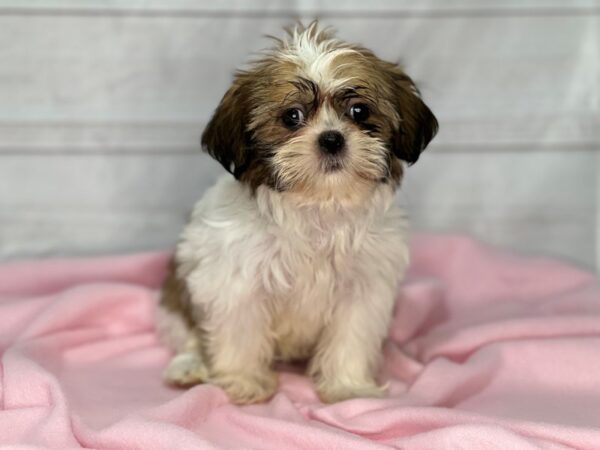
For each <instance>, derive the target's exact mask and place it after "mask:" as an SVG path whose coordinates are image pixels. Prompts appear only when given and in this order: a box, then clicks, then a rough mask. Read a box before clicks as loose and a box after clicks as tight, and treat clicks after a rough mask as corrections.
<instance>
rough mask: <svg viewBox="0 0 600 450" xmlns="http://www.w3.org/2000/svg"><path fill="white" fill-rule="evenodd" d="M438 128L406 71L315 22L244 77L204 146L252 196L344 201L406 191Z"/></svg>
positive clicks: (279, 44)
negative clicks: (408, 172) (390, 189)
mask: <svg viewBox="0 0 600 450" xmlns="http://www.w3.org/2000/svg"><path fill="white" fill-rule="evenodd" d="M437 128H438V123H437V120H436V118H435V116H434V115H433V113H432V112H431V111H430V110H429V108H428V107H427V105H425V103H424V102H423V100H422V99H421V97H420V95H419V91H418V90H417V88H416V87H415V85H414V83H413V81H412V80H411V79H410V78H409V77H408V76H407V75H406V74H405V73H404V72H403V71H402V70H401V69H400V67H398V66H397V65H395V64H392V63H389V62H386V61H383V60H381V59H379V58H378V57H376V56H375V55H374V54H373V53H372V52H371V51H369V50H367V49H365V48H363V47H360V46H358V45H353V44H348V43H345V42H343V41H341V40H339V39H337V38H335V37H334V36H333V35H332V33H331V32H329V31H327V30H320V29H319V28H318V26H317V23H316V22H313V23H312V24H311V25H309V26H308V27H303V26H301V25H298V26H296V27H294V28H293V29H290V30H288V36H287V37H285V38H284V39H282V40H278V39H276V45H275V47H274V48H272V49H270V50H268V51H267V52H265V54H264V57H263V58H262V59H260V60H258V61H256V62H254V63H253V64H252V66H251V67H250V68H249V69H248V70H245V71H239V72H237V73H236V76H235V80H234V82H233V85H232V86H231V87H230V88H229V90H228V91H227V92H226V93H225V95H224V97H223V99H222V100H221V104H220V105H219V107H218V108H217V110H216V111H215V113H214V116H213V117H212V119H211V120H210V122H209V124H208V125H207V127H206V129H205V131H204V134H203V136H202V144H203V147H204V149H205V150H206V151H207V152H208V153H209V154H210V155H211V156H213V157H214V158H215V159H216V160H217V161H219V162H220V163H221V164H222V165H223V166H224V167H225V169H227V170H228V171H229V172H231V173H232V174H233V175H234V176H235V177H236V178H237V179H238V180H240V181H241V182H243V183H247V184H248V185H250V186H251V187H252V189H256V188H257V187H259V186H261V185H266V186H268V187H270V188H272V189H277V190H280V191H290V192H295V193H298V194H300V195H303V196H306V198H307V199H310V198H313V199H322V198H337V197H345V196H348V195H352V192H358V191H361V190H362V191H367V190H369V189H371V190H372V189H373V187H374V186H376V185H377V184H379V183H389V184H392V185H394V186H397V185H398V184H399V182H400V180H401V177H402V164H401V161H405V162H407V163H409V164H412V163H414V162H415V161H417V159H418V158H419V155H420V153H421V152H422V151H423V150H424V149H425V147H426V146H427V144H428V143H429V141H430V140H431V139H432V138H433V137H434V136H435V134H436V132H437Z"/></svg>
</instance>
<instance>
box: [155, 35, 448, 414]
mask: <svg viewBox="0 0 600 450" xmlns="http://www.w3.org/2000/svg"><path fill="white" fill-rule="evenodd" d="M436 131H437V121H436V119H435V117H434V116H433V114H432V113H431V111H430V110H429V108H428V107H427V106H426V105H425V104H424V103H423V101H422V99H421V98H420V95H419V92H418V90H417V89H416V87H415V85H414V84H413V82H412V80H411V79H410V78H409V77H408V76H407V75H406V74H404V72H403V71H402V70H401V69H400V68H399V67H398V66H397V65H395V64H392V63H389V62H385V61H382V60H380V59H379V58H377V57H376V56H375V55H374V54H373V53H372V52H370V51H369V50H367V49H365V48H362V47H360V46H358V45H352V44H348V43H345V42H343V41H341V40H339V39H337V38H335V37H334V36H333V34H332V33H331V32H330V31H328V30H320V29H319V28H318V25H317V24H316V23H312V24H311V25H309V26H308V27H303V26H301V25H298V26H296V27H294V28H293V29H291V30H289V31H288V35H287V37H285V38H284V39H281V40H278V39H276V42H275V46H274V48H272V49H270V50H268V51H266V52H265V54H264V55H263V57H262V59H260V60H258V61H255V62H254V63H253V64H252V65H251V66H250V68H249V69H248V70H246V71H240V72H238V73H237V74H236V77H235V80H234V82H233V85H232V86H231V87H230V88H229V90H228V91H227V92H226V94H225V96H224V97H223V99H222V101H221V104H220V105H219V107H218V108H217V110H216V112H215V114H214V116H213V118H212V120H211V121H210V123H209V124H208V126H207V127H206V129H205V131H204V134H203V136H202V143H203V146H204V148H205V150H206V151H207V152H208V153H209V154H210V155H211V156H213V157H214V158H215V159H217V160H218V161H219V162H220V163H221V164H222V165H223V166H224V167H225V169H226V170H227V171H229V172H230V173H231V174H232V175H233V176H231V175H226V176H224V177H223V178H222V179H221V180H220V181H219V182H218V183H217V184H216V185H215V186H213V187H212V188H211V189H209V190H208V191H207V192H206V193H205V195H204V197H203V198H202V199H201V200H200V201H199V202H198V204H197V205H196V206H195V209H194V212H193V215H192V218H191V221H190V223H189V224H188V225H187V226H186V228H185V230H184V231H183V234H182V236H181V238H180V241H179V244H178V246H177V251H176V254H175V257H174V259H173V261H172V264H171V268H170V273H169V275H168V278H167V280H166V281H165V284H164V287H163V290H162V298H161V302H160V306H159V309H158V317H157V320H158V323H157V328H158V330H159V333H160V335H161V336H162V337H163V339H164V340H165V342H167V343H168V344H169V345H170V346H171V347H172V348H173V349H174V350H175V352H176V355H175V356H174V357H173V359H172V360H171V362H170V364H169V366H168V367H167V369H166V370H165V379H166V381H167V382H169V383H171V384H175V385H180V386H187V385H193V384H197V383H203V382H208V383H213V384H216V385H218V386H220V387H222V388H223V389H224V390H225V391H226V392H227V394H228V395H229V396H230V398H231V399H232V400H233V401H235V402H237V403H251V402H257V401H262V400H265V399H268V398H269V397H270V396H271V395H272V394H273V393H274V392H275V390H276V388H277V376H276V373H275V372H274V370H273V364H274V362H276V361H293V360H307V361H308V374H309V375H310V376H311V377H312V378H313V380H314V382H315V385H316V389H317V391H318V394H319V396H320V397H321V398H322V399H323V400H324V401H337V400H342V399H347V398H352V397H358V396H360V397H362V396H380V395H382V393H383V391H384V388H383V387H382V386H380V385H379V384H378V382H377V381H376V379H377V372H378V368H379V363H380V358H381V346H382V342H383V339H384V337H385V336H386V334H387V328H388V322H389V319H390V316H391V313H392V307H393V304H394V298H395V293H396V289H397V284H398V282H399V280H400V279H401V277H402V275H403V272H404V270H405V268H406V266H407V264H408V259H409V254H408V248H407V242H406V223H405V219H404V217H403V214H402V212H401V210H400V209H399V208H398V207H396V206H395V205H394V202H393V199H394V193H395V191H396V189H397V188H398V186H399V184H400V181H401V178H402V171H403V168H402V162H401V161H405V162H407V163H409V164H411V163H414V162H415V161H416V160H417V159H418V157H419V154H420V153H421V152H422V151H423V150H424V149H425V147H426V145H427V144H428V143H429V141H430V140H431V139H432V138H433V136H434V135H435V133H436ZM323 133H325V134H323ZM323 136H325V137H326V138H324V137H323ZM340 136H341V137H340Z"/></svg>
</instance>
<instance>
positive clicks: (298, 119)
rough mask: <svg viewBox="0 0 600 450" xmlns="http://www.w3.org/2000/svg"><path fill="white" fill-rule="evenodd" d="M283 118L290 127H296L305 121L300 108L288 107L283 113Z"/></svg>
mask: <svg viewBox="0 0 600 450" xmlns="http://www.w3.org/2000/svg"><path fill="white" fill-rule="evenodd" d="M281 120H282V121H283V123H284V125H285V126H286V127H288V128H296V127H297V126H298V125H300V124H301V123H302V122H303V121H304V113H303V112H302V110H301V109H300V108H290V109H286V110H285V111H284V112H283V114H282V115H281Z"/></svg>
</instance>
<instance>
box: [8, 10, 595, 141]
mask: <svg viewBox="0 0 600 450" xmlns="http://www.w3.org/2000/svg"><path fill="white" fill-rule="evenodd" d="M328 22H330V23H332V24H333V25H335V26H336V27H337V28H339V29H340V34H341V35H342V36H344V37H347V38H349V39H352V40H356V41H358V42H363V43H364V44H366V45H367V46H369V47H372V48H374V49H375V50H377V51H378V52H379V53H380V54H382V55H383V56H385V57H386V58H388V59H399V58H402V59H403V60H404V61H405V62H406V67H407V69H408V71H409V73H410V74H412V75H413V77H414V78H415V79H416V80H417V81H418V82H419V85H420V86H421V88H422V91H423V94H424V97H425V99H426V100H427V102H428V103H429V104H430V105H431V107H432V108H433V110H434V111H435V113H436V114H437V115H438V117H439V119H440V122H441V131H440V135H439V138H438V141H439V142H440V143H449V144H452V145H454V146H455V145H461V144H464V145H469V144H473V143H482V142H491V143H496V142H501V143H505V142H509V143H510V142H518V143H534V144H536V143H557V142H559V143H575V144H577V145H587V144H589V143H594V142H599V140H600V139H599V133H600V132H599V131H598V127H596V126H595V123H597V117H598V112H597V107H598V106H597V105H598V102H599V99H598V95H599V94H598V90H599V89H600V87H599V86H598V83H597V80H598V79H600V69H599V65H600V62H599V58H598V57H597V55H598V54H599V52H600V48H599V46H600V43H599V42H600V39H596V38H597V37H598V36H597V34H598V26H597V18H596V17H585V16H582V17H567V18H554V17H550V18H546V17H545V18H535V17H527V18H504V19H489V18H482V19H478V20H470V19H449V20H447V21H443V22H434V21H431V20H429V19H381V20H372V19H371V20H367V19H352V18H350V19H348V18H346V19H332V20H331V21H328ZM284 23H285V21H284V20H279V19H268V18H265V19H261V20H252V21H250V20H247V19H243V18H238V19H206V18H191V19H190V20H186V21H179V20H176V19H172V18H135V17H134V18H106V17H89V18H88V17H84V18H73V17H62V18H46V17H33V18H28V19H27V20H21V19H18V18H14V17H0V41H2V42H6V43H8V44H6V45H3V46H2V47H0V86H1V87H0V133H1V134H0V151H2V150H4V149H6V148H8V149H9V150H10V151H12V152H14V151H15V150H14V147H19V146H20V147H23V148H31V147H33V146H38V145H39V146H40V147H44V146H45V145H47V146H48V147H50V148H52V149H53V148H55V147H57V146H60V145H63V144H64V145H65V146H67V147H70V148H73V147H75V146H83V147H87V146H88V145H98V146H102V145H103V144H107V145H117V144H119V145H123V146H126V147H127V146H130V145H139V146H142V147H146V146H149V147H153V148H155V147H158V146H159V145H165V147H176V148H180V147H187V148H193V147H194V146H196V145H197V136H198V134H199V130H200V129H201V126H202V124H204V123H206V121H207V120H208V118H209V117H210V114H211V113H212V111H213V110H214V108H215V106H216V105H217V103H218V101H219V99H220V98H221V96H222V94H223V93H224V91H225V90H226V88H227V87H228V85H229V83H230V79H231V73H232V72H233V70H234V68H235V67H238V66H240V65H241V64H242V63H243V62H244V61H245V60H246V59H247V57H248V54H250V53H251V52H252V51H256V50H258V49H260V48H261V47H263V46H264V45H265V43H266V41H265V40H264V39H263V38H262V37H261V35H263V34H265V33H275V34H277V33H278V32H279V30H280V28H281V26H282V25H283V24H284ZM498 36H505V37H504V38H503V39H498ZM208 42H210V45H207V43H208ZM581 42H585V45H581ZM384 43H385V44H384ZM490 49H493V51H490ZM23 55H27V57H23ZM78 123H81V130H77V131H75V132H74V133H73V132H72V130H73V129H75V128H76V127H74V126H73V124H75V125H76V124H78ZM107 123H108V124H115V126H114V127H111V126H110V125H109V126H106V125H105V124H107ZM152 124H159V126H158V127H156V129H154V130H151V131H148V130H147V129H144V127H147V125H150V127H151V128H152ZM129 126H131V127H130V128H128V127H129ZM184 128H185V129H184ZM94 129H97V130H100V131H99V133H100V134H99V135H98V136H97V138H96V140H94V131H93V130H94ZM177 129H179V130H182V134H181V135H178V134H177V132H176V131H175V130H177ZM23 130H25V131H23ZM49 130H50V131H49ZM65 130H67V131H65ZM68 130H71V131H68ZM122 130H125V131H122ZM138 130H139V131H140V133H141V134H140V135H139V142H136V139H137V137H138V134H137V132H138ZM160 130H163V131H162V132H164V135H160V134H159V132H160ZM69 133H70V134H69ZM78 133H79V134H78ZM144 133H149V134H150V136H148V135H144ZM48 134H49V135H50V138H49V139H48V140H47V141H46V140H45V138H46V136H47V135H48ZM61 136H64V142H63V141H62V140H61V139H62V138H61ZM149 140H150V141H153V142H155V143H156V144H155V145H152V142H148V141H149ZM147 144H148V145H147Z"/></svg>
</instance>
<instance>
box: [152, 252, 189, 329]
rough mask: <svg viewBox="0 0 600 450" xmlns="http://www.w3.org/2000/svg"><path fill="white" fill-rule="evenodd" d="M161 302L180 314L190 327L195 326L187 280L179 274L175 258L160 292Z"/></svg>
mask: <svg viewBox="0 0 600 450" xmlns="http://www.w3.org/2000/svg"><path fill="white" fill-rule="evenodd" d="M160 304H161V306H163V307H164V308H165V309H167V310H169V311H171V312H173V313H176V314H178V315H180V316H181V317H182V318H183V319H184V320H185V322H186V323H187V324H188V326H189V327H190V328H193V327H194V326H195V321H194V317H193V314H192V304H191V300H190V294H189V291H188V288H187V286H186V284H185V281H184V280H182V279H180V278H179V277H178V276H177V263H176V261H175V258H172V259H171V261H169V266H168V267H167V276H166V278H165V281H164V282H163V285H162V288H161V292H160Z"/></svg>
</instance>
